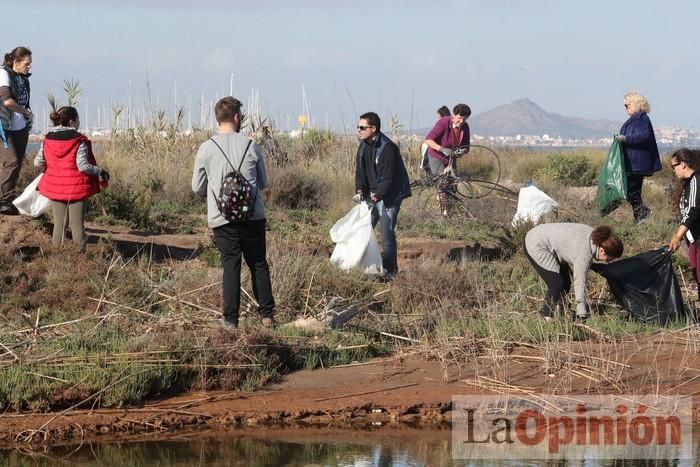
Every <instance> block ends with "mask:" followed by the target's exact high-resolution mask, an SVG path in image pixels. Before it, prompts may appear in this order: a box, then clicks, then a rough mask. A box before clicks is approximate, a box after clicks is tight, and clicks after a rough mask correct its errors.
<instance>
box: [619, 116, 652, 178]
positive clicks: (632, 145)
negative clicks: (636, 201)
mask: <svg viewBox="0 0 700 467" xmlns="http://www.w3.org/2000/svg"><path fill="white" fill-rule="evenodd" d="M620 134H621V135H625V141H624V142H623V143H622V151H623V153H624V155H625V168H626V169H627V173H633V174H645V175H651V174H653V173H654V172H658V171H659V170H661V159H660V157H659V148H658V146H656V137H655V136H654V127H652V126H651V120H649V116H648V115H647V113H646V112H635V113H633V114H632V115H630V118H628V119H627V121H626V122H625V123H623V124H622V128H620Z"/></svg>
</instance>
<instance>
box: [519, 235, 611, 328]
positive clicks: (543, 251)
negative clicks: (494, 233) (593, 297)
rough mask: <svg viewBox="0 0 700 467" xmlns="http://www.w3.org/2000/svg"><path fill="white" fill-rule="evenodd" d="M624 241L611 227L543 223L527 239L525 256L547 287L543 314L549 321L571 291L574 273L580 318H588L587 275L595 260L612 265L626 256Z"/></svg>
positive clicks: (575, 293)
mask: <svg viewBox="0 0 700 467" xmlns="http://www.w3.org/2000/svg"><path fill="white" fill-rule="evenodd" d="M623 249H624V246H623V245H622V240H620V239H619V238H618V237H617V236H615V235H613V233H612V230H611V229H610V227H608V226H600V227H597V228H595V229H594V228H593V227H591V226H589V225H585V224H573V223H561V224H542V225H538V226H537V227H535V228H533V229H532V230H530V231H529V232H528V233H527V235H526V236H525V256H527V259H528V260H530V263H532V265H533V266H534V268H535V270H536V271H537V273H538V274H539V275H540V277H542V279H544V281H545V283H546V284H547V294H546V295H545V298H544V306H543V307H542V310H541V311H540V314H542V316H544V317H545V318H547V319H549V318H552V317H553V316H554V311H555V309H556V307H557V306H558V305H560V304H562V302H563V300H564V297H565V295H566V294H567V293H568V292H569V291H570V290H571V276H572V274H573V285H574V295H575V298H576V318H577V319H586V317H587V316H588V304H587V303H586V276H587V275H588V270H589V269H590V268H591V263H592V262H593V260H596V261H604V262H606V263H607V262H610V261H612V260H614V259H617V258H619V257H621V256H622V252H623Z"/></svg>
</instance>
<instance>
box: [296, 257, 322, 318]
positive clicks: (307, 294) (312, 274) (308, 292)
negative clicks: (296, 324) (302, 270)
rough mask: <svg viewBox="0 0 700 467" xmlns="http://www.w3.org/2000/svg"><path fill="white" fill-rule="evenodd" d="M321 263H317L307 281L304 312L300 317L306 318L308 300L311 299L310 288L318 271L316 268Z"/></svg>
mask: <svg viewBox="0 0 700 467" xmlns="http://www.w3.org/2000/svg"><path fill="white" fill-rule="evenodd" d="M322 264H323V263H322V262H319V263H318V265H317V266H316V268H315V269H314V272H313V273H311V279H309V286H308V287H307V288H306V301H305V302H304V311H303V312H302V314H301V315H302V317H303V318H306V310H308V309H309V299H310V298H311V286H312V285H313V283H314V278H315V277H316V272H317V271H318V268H320V267H321V265H322Z"/></svg>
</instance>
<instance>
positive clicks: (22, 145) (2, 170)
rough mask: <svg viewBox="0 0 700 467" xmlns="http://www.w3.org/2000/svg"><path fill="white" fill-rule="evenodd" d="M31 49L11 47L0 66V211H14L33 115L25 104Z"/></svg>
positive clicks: (11, 212) (27, 97)
mask: <svg viewBox="0 0 700 467" xmlns="http://www.w3.org/2000/svg"><path fill="white" fill-rule="evenodd" d="M31 68H32V51H31V50H29V49H28V48H26V47H15V48H14V49H13V50H12V52H10V53H7V54H5V57H4V60H3V63H2V66H0V140H1V141H0V214H9V215H15V214H18V211H17V208H16V207H15V206H14V205H13V204H12V200H13V199H14V198H15V195H16V193H15V188H16V187H17V180H18V179H19V172H20V169H21V168H22V161H23V160H24V155H25V151H26V150H27V142H28V141H29V130H31V128H32V120H33V114H32V109H31V108H30V107H29V77H30V76H31V73H29V70H31Z"/></svg>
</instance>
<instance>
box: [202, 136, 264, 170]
mask: <svg viewBox="0 0 700 467" xmlns="http://www.w3.org/2000/svg"><path fill="white" fill-rule="evenodd" d="M209 141H211V142H212V143H214V144H215V145H216V147H217V148H219V151H221V154H223V155H224V158H225V159H226V162H228V165H230V166H231V168H232V169H233V170H236V169H235V168H234V167H233V164H231V161H230V160H229V158H228V156H226V153H225V152H224V150H223V149H221V146H219V143H217V142H216V141H214V138H209ZM252 142H253V140H252V139H249V140H248V145H247V146H246V147H245V151H243V157H241V163H240V164H238V170H236V172H238V173H241V167H243V161H244V160H245V156H246V154H248V149H250V143H252ZM241 175H243V174H241ZM243 178H245V177H243Z"/></svg>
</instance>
